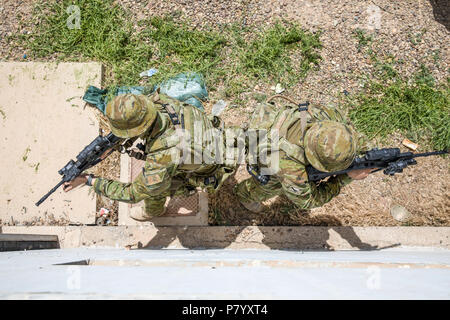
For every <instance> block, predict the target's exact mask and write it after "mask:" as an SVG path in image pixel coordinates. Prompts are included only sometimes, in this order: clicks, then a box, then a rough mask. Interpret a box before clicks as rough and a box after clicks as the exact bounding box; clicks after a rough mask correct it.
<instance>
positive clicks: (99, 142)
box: [36, 133, 123, 206]
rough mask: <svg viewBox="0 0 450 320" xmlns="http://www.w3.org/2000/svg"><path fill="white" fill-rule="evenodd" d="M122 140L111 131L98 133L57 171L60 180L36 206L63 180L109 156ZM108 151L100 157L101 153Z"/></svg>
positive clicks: (71, 177)
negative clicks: (60, 177)
mask: <svg viewBox="0 0 450 320" xmlns="http://www.w3.org/2000/svg"><path fill="white" fill-rule="evenodd" d="M122 141H123V139H122V138H119V137H116V136H115V135H113V134H112V133H110V134H108V135H107V136H101V135H99V136H98V137H97V138H95V139H94V140H93V141H92V142H91V143H90V144H88V145H87V146H86V147H85V148H84V149H83V150H82V151H81V152H80V153H79V154H78V155H77V157H76V159H77V160H76V161H74V160H70V161H69V162H68V163H67V164H66V165H65V166H64V167H63V168H62V169H61V170H59V171H58V173H59V174H60V175H62V176H63V177H62V179H61V181H60V182H59V183H58V184H57V185H56V186H54V187H53V189H51V190H50V191H49V192H48V193H47V194H46V195H44V196H43V197H42V198H41V199H40V200H39V201H38V202H36V206H39V205H40V204H41V203H42V202H44V201H45V200H46V199H47V198H48V197H49V196H50V195H51V194H52V193H53V192H55V191H56V189H58V188H59V187H60V186H61V185H62V184H63V183H64V182H69V181H72V180H74V179H75V178H76V177H78V176H79V175H80V174H81V173H82V172H83V171H84V170H87V169H89V168H91V167H93V166H95V165H96V164H97V163H99V162H100V161H102V160H103V159H104V158H106V157H107V156H109V155H110V154H111V153H112V152H113V151H114V149H116V148H117V147H119V146H121V145H120V143H121V142H122ZM108 150H109V152H108V153H107V154H106V155H105V156H104V157H102V155H103V154H104V153H105V152H107V151H108Z"/></svg>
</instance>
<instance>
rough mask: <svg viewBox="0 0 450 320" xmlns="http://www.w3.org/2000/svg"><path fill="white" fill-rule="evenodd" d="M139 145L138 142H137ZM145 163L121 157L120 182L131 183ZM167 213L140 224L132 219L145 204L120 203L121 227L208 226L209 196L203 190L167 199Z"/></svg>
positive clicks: (126, 156) (124, 155) (123, 155)
mask: <svg viewBox="0 0 450 320" xmlns="http://www.w3.org/2000/svg"><path fill="white" fill-rule="evenodd" d="M136 143H137V142H136ZM144 163H145V162H144V161H141V160H137V159H135V158H130V157H129V156H128V155H126V154H122V155H121V157H120V180H121V181H122V182H131V181H133V180H134V179H135V178H136V177H137V175H138V174H139V173H140V172H141V171H142V167H143V166H144ZM165 206H166V213H165V214H164V215H163V216H161V217H156V218H154V219H152V221H149V222H139V221H136V220H133V219H131V218H130V213H131V212H133V211H142V210H144V209H143V202H141V203H138V204H134V205H130V204H127V203H121V202H119V225H126V226H136V225H145V226H151V225H156V226H207V225H208V194H207V193H206V192H203V191H201V190H198V192H197V193H196V194H194V195H192V196H190V197H175V198H167V201H166V204H165Z"/></svg>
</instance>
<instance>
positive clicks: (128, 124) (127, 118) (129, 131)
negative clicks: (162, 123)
mask: <svg viewBox="0 0 450 320" xmlns="http://www.w3.org/2000/svg"><path fill="white" fill-rule="evenodd" d="M105 114H106V117H107V118H108V120H109V126H110V128H111V131H112V133H113V134H114V135H115V136H117V137H120V138H132V137H136V136H139V135H141V134H142V133H144V132H145V131H147V129H148V128H149V127H150V126H151V125H152V123H153V122H154V121H155V118H156V108H155V107H154V106H153V102H152V101H151V100H150V99H149V98H148V97H146V96H143V95H134V94H125V95H121V96H118V97H114V99H112V100H111V101H110V102H109V103H108V104H107V105H106V110H105Z"/></svg>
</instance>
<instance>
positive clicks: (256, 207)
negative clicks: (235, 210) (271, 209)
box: [239, 200, 264, 213]
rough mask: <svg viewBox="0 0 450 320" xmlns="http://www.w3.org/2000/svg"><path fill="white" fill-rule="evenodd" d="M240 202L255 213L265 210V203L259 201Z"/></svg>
mask: <svg viewBox="0 0 450 320" xmlns="http://www.w3.org/2000/svg"><path fill="white" fill-rule="evenodd" d="M239 202H240V203H241V204H242V205H243V206H244V207H245V208H246V209H247V210H249V211H251V212H254V213H261V211H262V210H263V208H264V207H263V205H262V204H261V203H259V202H256V201H253V202H243V201H240V200H239Z"/></svg>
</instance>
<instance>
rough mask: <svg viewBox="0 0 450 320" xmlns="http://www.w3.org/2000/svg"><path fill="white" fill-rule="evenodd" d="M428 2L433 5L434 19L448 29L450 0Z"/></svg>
mask: <svg viewBox="0 0 450 320" xmlns="http://www.w3.org/2000/svg"><path fill="white" fill-rule="evenodd" d="M430 3H431V6H432V7H433V16H434V19H435V20H436V21H437V22H439V23H440V24H442V25H444V26H445V27H446V28H447V30H448V31H450V1H449V0H430Z"/></svg>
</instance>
